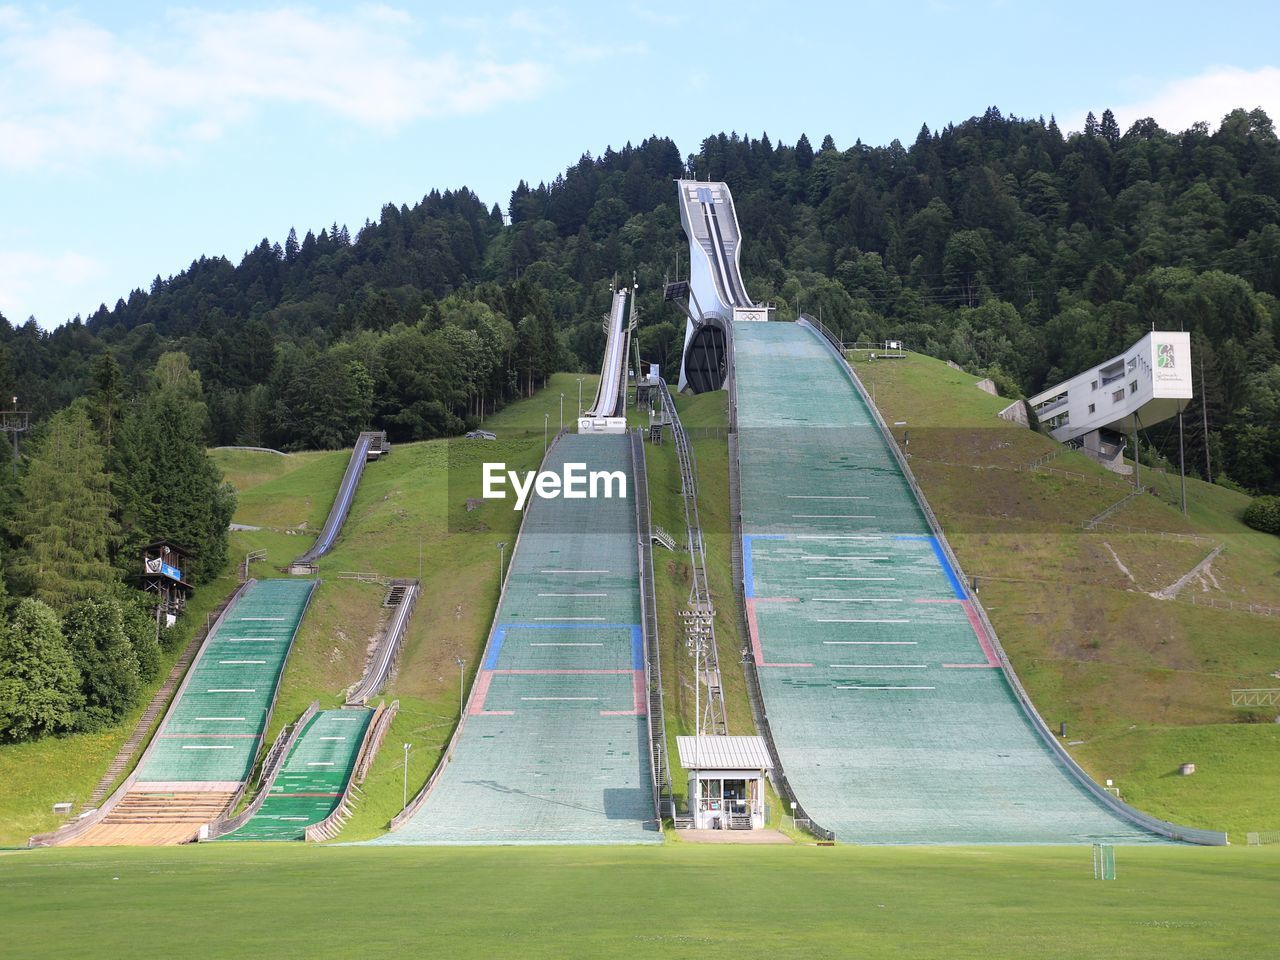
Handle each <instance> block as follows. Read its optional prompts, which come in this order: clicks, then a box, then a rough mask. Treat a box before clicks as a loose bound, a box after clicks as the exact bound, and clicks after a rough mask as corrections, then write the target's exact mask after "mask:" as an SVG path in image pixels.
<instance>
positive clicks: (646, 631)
mask: <svg viewBox="0 0 1280 960" xmlns="http://www.w3.org/2000/svg"><path fill="white" fill-rule="evenodd" d="M631 471H632V473H633V474H634V482H633V483H632V488H633V489H634V491H635V498H636V549H637V551H638V554H639V574H640V576H639V580H640V610H641V613H642V616H641V619H640V627H641V635H642V637H643V640H644V663H645V689H646V691H647V692H648V709H646V710H645V722H646V724H647V726H648V730H649V775H650V782H651V785H652V787H653V809H654V813H655V815H656V816H657V819H658V823H659V824H661V822H662V801H663V798H664V795H665V796H667V797H669V796H670V793H671V769H670V766H669V764H668V760H667V730H666V714H665V711H664V709H663V703H662V664H661V651H660V647H659V643H658V608H657V601H656V596H655V588H654V581H653V539H652V537H651V536H650V532H649V526H650V518H649V480H648V476H647V474H646V472H645V471H646V466H645V453H644V439H643V436H642V434H641V432H640V431H639V430H633V431H632V432H631Z"/></svg>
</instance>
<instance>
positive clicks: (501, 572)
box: [498, 540, 507, 593]
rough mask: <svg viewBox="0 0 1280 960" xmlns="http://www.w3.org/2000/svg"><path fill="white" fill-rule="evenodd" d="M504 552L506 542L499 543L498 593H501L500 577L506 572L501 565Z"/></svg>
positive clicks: (505, 550)
mask: <svg viewBox="0 0 1280 960" xmlns="http://www.w3.org/2000/svg"><path fill="white" fill-rule="evenodd" d="M506 552H507V541H505V540H503V541H502V542H501V543H499V544H498V592H499V593H501V592H502V577H503V574H504V573H505V572H506V570H505V569H504V566H503V563H502V561H503V558H504V557H505V555H506Z"/></svg>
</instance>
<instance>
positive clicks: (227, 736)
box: [160, 733, 258, 740]
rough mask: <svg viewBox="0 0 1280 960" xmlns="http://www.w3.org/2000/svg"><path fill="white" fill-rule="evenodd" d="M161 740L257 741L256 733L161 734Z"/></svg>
mask: <svg viewBox="0 0 1280 960" xmlns="http://www.w3.org/2000/svg"><path fill="white" fill-rule="evenodd" d="M160 739H161V740H182V739H191V740H257V739H258V735H257V734H256V733H162V734H160Z"/></svg>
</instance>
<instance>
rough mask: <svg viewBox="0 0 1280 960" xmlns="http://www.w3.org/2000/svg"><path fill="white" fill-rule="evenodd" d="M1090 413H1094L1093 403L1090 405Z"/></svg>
mask: <svg viewBox="0 0 1280 960" xmlns="http://www.w3.org/2000/svg"><path fill="white" fill-rule="evenodd" d="M1089 412H1090V413H1093V404H1092V403H1091V404H1089Z"/></svg>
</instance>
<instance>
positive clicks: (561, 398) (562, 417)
mask: <svg viewBox="0 0 1280 960" xmlns="http://www.w3.org/2000/svg"><path fill="white" fill-rule="evenodd" d="M560 432H561V433H563V432H564V392H563V391H561V393H560Z"/></svg>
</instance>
